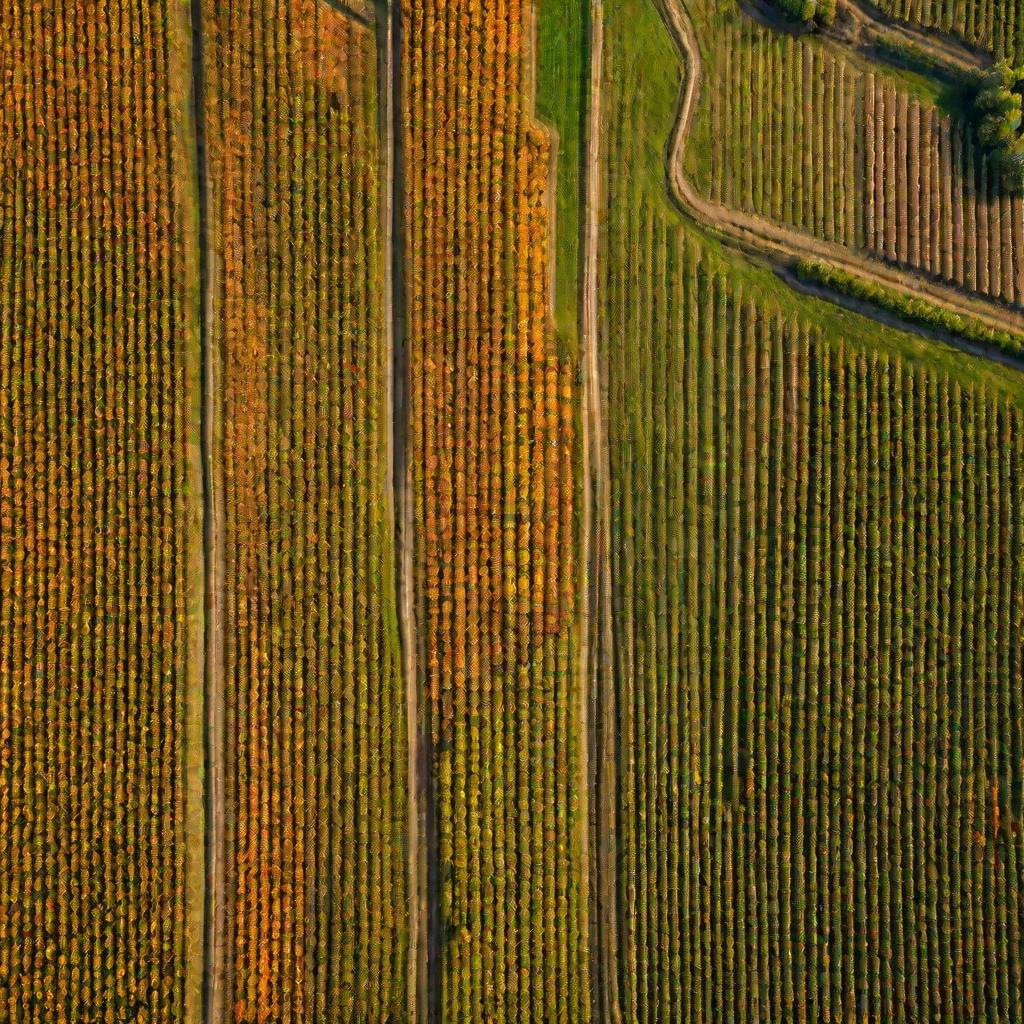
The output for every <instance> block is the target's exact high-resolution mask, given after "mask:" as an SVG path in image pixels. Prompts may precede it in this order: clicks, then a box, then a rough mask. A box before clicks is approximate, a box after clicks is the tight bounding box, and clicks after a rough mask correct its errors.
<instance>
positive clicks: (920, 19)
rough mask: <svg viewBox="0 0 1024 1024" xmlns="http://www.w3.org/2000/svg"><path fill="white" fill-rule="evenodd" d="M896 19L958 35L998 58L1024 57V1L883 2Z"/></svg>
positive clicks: (881, 3)
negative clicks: (989, 51)
mask: <svg viewBox="0 0 1024 1024" xmlns="http://www.w3.org/2000/svg"><path fill="white" fill-rule="evenodd" d="M878 6H879V7H880V8H881V9H882V10H883V11H884V12H885V13H886V14H889V15H892V17H894V18H899V19H901V20H902V21H906V22H910V23H913V24H916V25H921V26H922V27H924V28H934V29H938V30H939V31H941V32H946V33H949V34H955V35H958V36H960V37H962V38H963V39H965V40H967V42H969V43H973V44H974V45H976V46H981V47H984V48H985V49H987V50H991V51H992V52H993V53H994V54H996V56H998V57H1012V58H1017V59H1019V58H1021V57H1024V3H1021V2H1020V0H879V3H878Z"/></svg>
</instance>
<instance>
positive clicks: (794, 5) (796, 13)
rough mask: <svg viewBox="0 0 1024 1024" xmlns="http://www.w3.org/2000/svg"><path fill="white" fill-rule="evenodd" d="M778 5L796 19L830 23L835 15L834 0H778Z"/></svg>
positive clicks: (822, 23) (824, 23)
mask: <svg viewBox="0 0 1024 1024" xmlns="http://www.w3.org/2000/svg"><path fill="white" fill-rule="evenodd" d="M779 6H780V7H782V9H783V10H784V11H785V12H786V14H787V15H788V16H789V17H791V18H795V19H796V20H797V21H817V22H818V23H819V24H821V25H831V24H832V22H833V21H835V17H836V0H779Z"/></svg>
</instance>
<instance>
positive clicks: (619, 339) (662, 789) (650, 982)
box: [599, 20, 1024, 1024]
mask: <svg viewBox="0 0 1024 1024" xmlns="http://www.w3.org/2000/svg"><path fill="white" fill-rule="evenodd" d="M605 38H606V40H612V42H611V43H610V46H611V53H610V55H609V54H606V60H609V61H610V64H611V70H610V71H609V79H608V81H609V82H610V87H609V88H608V89H607V90H606V104H607V108H608V111H609V112H608V115H607V120H606V125H607V129H606V133H605V138H606V139H607V140H608V143H607V145H608V150H607V160H606V164H605V173H604V176H603V180H604V182H605V183H606V188H607V200H606V206H605V217H604V219H603V231H602V239H601V249H600V252H601V254H602V271H601V296H602V306H601V312H600V321H601V325H600V326H601V338H600V342H601V355H602V360H603V368H604V375H605V386H606V388H607V403H608V404H607V409H608V412H607V424H608V427H607V429H608V437H609V446H608V450H609V459H610V475H611V488H612V496H611V503H610V507H611V511H612V526H613V552H612V571H611V586H612V596H613V608H614V618H615V621H614V629H613V635H614V642H613V648H612V654H613V658H614V660H613V669H612V678H611V679H610V680H607V679H605V680H603V686H604V687H606V686H609V684H610V689H611V692H612V694H613V702H614V708H615V714H614V718H613V719H612V720H611V721H610V722H609V721H604V722H603V728H605V729H609V730H612V731H613V732H614V735H615V744H614V747H615V750H616V771H615V779H616V793H615V799H614V802H613V813H612V815H611V816H610V818H608V819H603V820H602V821H601V823H600V825H599V835H605V836H607V835H608V833H607V832H602V831H601V830H603V829H608V828H610V827H612V826H614V833H613V837H614V842H615V853H616V872H615V885H614V889H613V891H612V892H611V893H610V894H609V893H606V892H604V891H602V892H601V898H602V899H607V898H611V899H612V900H614V907H615V919H616V921H617V928H618V932H617V937H618V947H619V948H618V965H619V966H618V971H617V976H616V978H615V987H616V988H617V994H618V1004H619V1005H618V1008H619V1010H620V1012H621V1015H622V1019H624V1020H639V1021H663V1020H672V1021H704V1022H712V1021H737V1022H742V1021H763V1020H777V1021H787V1022H789V1021H793V1022H804V1021H805V1022H808V1024H810V1022H818V1021H829V1020H831V1021H837V1020H843V1021H845V1020H855V1019H856V1020H885V1021H892V1022H910V1021H918V1020H941V1021H946V1022H950V1024H952V1022H960V1021H965V1020H985V1019H991V1020H999V1021H1014V1020H1018V1019H1020V1017H1021V1015H1022V1013H1024V988H1022V985H1024V960H1022V957H1021V949H1022V948H1024V946H1022V942H1021V939H1022V936H1024V901H1022V899H1021V893H1020V879H1021V868H1022V865H1024V833H1022V829H1021V816H1022V813H1024V808H1022V799H1021V793H1022V790H1024V770H1022V764H1024V761H1022V755H1024V748H1022V744H1021V731H1020V728H1019V720H1020V713H1021V701H1022V699H1024V697H1022V693H1021V687H1020V680H1021V678H1022V665H1021V656H1022V649H1021V643H1020V637H1021V626H1022V624H1024V572H1022V566H1024V561H1022V556H1024V526H1022V523H1024V518H1022V514H1021V513H1022V511H1024V487H1022V470H1024V438H1022V433H1021V427H1022V417H1021V413H1020V410H1019V408H1017V407H1016V406H1015V405H1013V404H1012V403H1010V402H1008V401H1007V400H1006V399H1004V398H1001V397H995V396H991V395H989V394H987V393H986V390H985V387H984V386H983V385H981V384H973V383H972V384H966V383H960V382H959V381H958V380H956V379H954V378H952V377H951V376H949V375H948V373H947V372H946V371H944V370H940V369H932V368H929V367H927V366H926V365H924V364H921V363H916V362H911V361H908V360H905V359H904V358H903V357H900V356H895V355H893V354H890V353H889V352H887V351H886V350H884V349H883V350H881V351H867V352H866V351H864V349H863V348H861V347H860V345H859V344H854V343H852V342H847V341H846V340H844V339H842V338H835V337H829V338H826V337H824V336H823V333H822V328H821V327H819V326H818V325H817V324H815V323H814V322H813V321H811V320H810V319H808V318H806V317H805V316H803V315H798V314H796V313H794V312H788V311H786V310H784V309H782V308H780V307H779V306H777V305H776V300H774V299H770V298H765V297H764V296H763V293H764V290H765V288H764V285H763V284H761V285H747V284H744V283H742V282H738V281H737V280H736V279H735V277H733V276H732V274H731V272H730V271H731V267H730V265H729V264H727V263H725V262H724V261H723V260H721V258H720V257H719V256H717V255H715V254H714V253H710V252H708V251H706V250H705V249H704V248H703V247H702V245H701V243H699V242H697V241H695V240H694V239H693V237H692V235H690V234H689V233H688V229H687V228H686V227H685V226H683V225H681V224H680V223H679V222H678V221H676V222H673V218H672V216H671V214H670V213H667V212H666V208H665V206H664V204H663V202H662V200H661V198H660V196H659V195H657V194H656V193H652V192H650V191H649V188H650V186H648V185H646V184H645V181H646V180H649V179H645V176H644V174H643V167H642V164H641V163H640V159H641V158H642V157H638V155H637V154H638V147H637V146H636V145H635V144H634V142H633V139H634V134H633V133H634V132H635V131H636V130H637V127H638V126H639V127H640V128H643V127H645V125H644V120H643V114H642V112H640V113H638V111H637V109H636V108H637V107H638V106H639V104H638V103H637V101H636V100H635V99H633V98H632V97H629V96H627V97H621V96H620V95H619V93H618V88H619V87H618V84H617V83H618V81H619V79H618V78H616V77H614V76H616V75H619V74H621V73H622V72H621V68H623V67H628V66H629V65H628V63H627V60H626V59H625V58H624V57H619V53H620V50H619V48H621V47H624V46H627V45H628V43H623V42H621V40H623V39H626V38H627V35H626V34H623V33H622V26H621V25H620V24H618V23H617V22H615V21H614V20H612V21H611V22H610V24H609V25H608V26H607V32H606V36H605ZM627 52H628V51H627ZM641 111H642V108H641ZM659 137H661V136H659Z"/></svg>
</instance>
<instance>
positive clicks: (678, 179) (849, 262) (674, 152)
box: [659, 0, 1024, 353]
mask: <svg viewBox="0 0 1024 1024" xmlns="http://www.w3.org/2000/svg"><path fill="white" fill-rule="evenodd" d="M659 4H660V7H661V10H662V13H663V16H664V18H665V21H666V23H667V24H668V26H669V28H670V29H671V30H672V34H673V36H674V38H675V40H676V43H677V45H678V46H679V48H680V50H681V51H682V55H683V57H684V59H685V62H686V67H687V71H686V85H685V87H684V90H683V95H682V98H681V99H680V102H679V112H678V115H677V118H676V126H675V129H674V131H673V135H672V141H671V144H670V146H669V150H668V179H669V183H670V185H671V188H672V192H673V194H674V196H675V198H676V201H677V203H678V204H679V206H680V207H681V209H682V210H683V212H684V213H686V214H687V215H689V216H690V217H691V218H692V219H693V220H695V221H696V222H697V223H698V224H700V225H701V226H702V227H704V228H707V229H708V230H710V231H711V232H713V233H714V234H716V235H718V236H720V237H724V238H725V239H726V240H728V241H731V242H733V243H734V244H735V245H737V246H738V247H739V248H741V249H743V250H744V251H745V252H747V253H749V254H751V255H754V256H760V257H767V258H768V259H769V260H771V261H773V262H774V263H776V264H780V265H783V266H784V267H785V266H788V265H789V264H791V263H792V262H793V261H794V260H798V259H810V260H819V261H824V262H827V263H831V264H832V265H834V266H836V267H839V268H840V269H841V270H844V271H845V272H846V273H849V274H853V275H855V276H857V277H860V278H863V279H866V280H868V281H872V282H874V283H876V284H879V285H882V286H884V287H886V288H890V289H892V290H894V291H898V292H902V293H903V294H904V295H907V296H908V297H910V298H914V299H924V300H926V301H927V302H930V303H932V304H933V305H935V306H941V307H943V308H944V309H947V310H950V311H952V312H954V313H959V314H963V315H967V316H970V317H972V318H974V319H975V320H978V321H980V322H982V323H984V324H985V325H986V326H988V327H991V328H994V329H995V330H999V331H1010V332H1013V333H1020V332H1022V331H1024V317H1022V316H1021V315H1020V314H1018V313H1015V312H1013V311H1012V310H1010V309H1007V308H1006V307H1003V306H999V305H996V304H994V303H991V302H988V301H986V300H984V299H982V298H980V297H976V296H973V295H968V294H966V293H965V292H963V291H961V290H960V289H958V288H955V287H953V286H949V285H945V284H942V283H941V282H938V281H934V280H931V279H929V278H925V277H923V276H921V275H919V274H916V273H914V272H912V271H908V270H905V269H902V268H899V267H893V266H890V265H889V264H887V263H883V262H881V261H880V260H874V259H871V258H869V257H866V256H858V255H856V254H854V253H852V252H851V251H850V250H849V249H847V248H846V247H845V246H841V245H837V244H835V243H834V242H827V241H824V240H822V239H817V238H813V237H812V236H810V235H806V234H804V233H802V232H799V231H796V230H794V229H792V228H788V227H784V226H783V225H781V224H777V223H776V222H774V221H770V220H767V219H765V218H764V217H759V216H757V215H755V214H748V213H744V212H742V211H740V210H736V209H733V208H731V207H728V206H724V205H722V204H721V203H715V202H713V201H711V200H709V199H707V198H706V197H705V196H703V195H702V194H701V193H700V192H699V191H698V190H697V189H696V188H695V187H694V185H693V183H692V182H691V181H690V180H689V178H687V176H686V172H685V170H684V163H683V157H684V155H685V151H686V143H687V142H688V140H689V137H690V129H691V127H692V125H693V118H694V114H695V111H696V106H697V100H698V98H699V95H700V83H701V78H702V76H703V73H704V60H703V57H702V56H701V52H700V44H699V42H698V39H697V34H696V30H695V29H694V26H693V21H692V19H691V17H690V13H689V11H688V10H687V8H686V4H685V0H659ZM917 45H918V46H921V43H920V42H918V43H917ZM935 56H936V59H941V58H940V56H939V55H937V54H936V55H935ZM876 319H877V317H876ZM906 329H910V330H914V325H912V324H908V325H907V326H906ZM915 333H922V332H919V331H915ZM925 336H930V335H927V334H926V335H925ZM958 347H960V348H965V346H964V345H959V343H958ZM967 350H968V351H971V352H972V353H976V351H977V349H976V347H971V348H970V349H967Z"/></svg>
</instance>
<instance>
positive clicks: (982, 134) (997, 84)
mask: <svg viewBox="0 0 1024 1024" xmlns="http://www.w3.org/2000/svg"><path fill="white" fill-rule="evenodd" d="M975 107H976V109H977V112H978V115H979V117H980V122H979V124H978V138H979V139H980V140H981V142H982V144H983V145H984V146H985V147H987V148H988V149H989V150H990V151H991V152H992V153H993V154H994V155H995V157H996V159H997V162H998V165H999V167H1000V168H1001V169H1002V171H1003V176H1004V180H1005V181H1006V182H1007V184H1008V185H1010V186H1011V187H1012V188H1014V189H1015V190H1017V191H1021V190H1024V132H1022V130H1021V126H1022V121H1024V67H1015V66H1014V65H1013V64H1012V63H1011V62H1010V61H1008V60H1003V61H1000V62H999V63H998V64H996V66H995V67H994V68H992V70H991V71H989V72H988V74H987V75H985V77H984V78H983V80H982V85H981V91H980V92H979V93H978V98H977V100H976V102H975Z"/></svg>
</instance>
